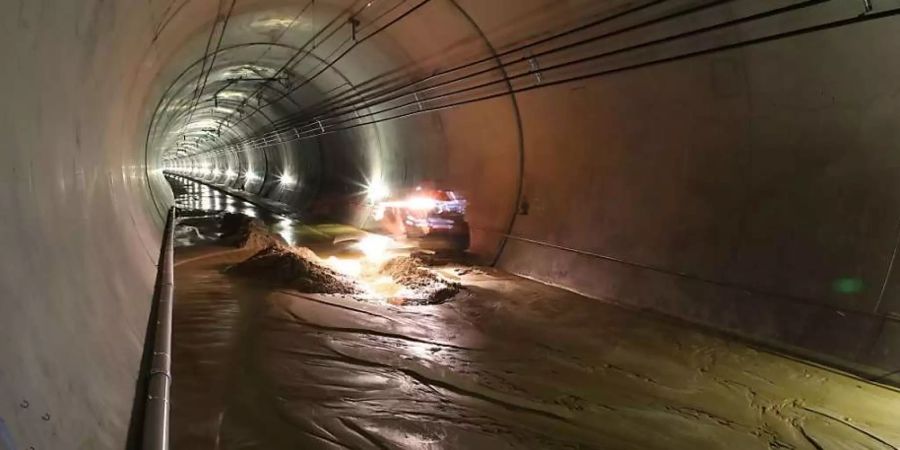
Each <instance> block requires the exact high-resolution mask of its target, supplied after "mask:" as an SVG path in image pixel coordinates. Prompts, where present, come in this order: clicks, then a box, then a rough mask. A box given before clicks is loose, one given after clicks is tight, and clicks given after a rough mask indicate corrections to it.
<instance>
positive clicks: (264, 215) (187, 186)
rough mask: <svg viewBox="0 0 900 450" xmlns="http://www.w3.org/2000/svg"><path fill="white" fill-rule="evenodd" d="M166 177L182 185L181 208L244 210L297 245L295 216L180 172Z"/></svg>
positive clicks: (290, 242) (177, 198)
mask: <svg viewBox="0 0 900 450" xmlns="http://www.w3.org/2000/svg"><path fill="white" fill-rule="evenodd" d="M167 177H168V178H169V180H170V182H172V181H174V182H175V183H178V184H181V185H182V188H183V192H182V193H181V194H180V195H178V196H176V197H175V204H176V206H178V207H179V208H182V209H187V210H202V211H209V212H210V213H217V212H229V213H241V214H245V215H247V216H250V217H256V218H259V219H260V220H262V221H263V222H265V223H266V224H267V225H269V226H270V227H271V228H272V230H274V231H275V232H277V233H278V235H280V236H281V237H282V238H284V240H285V241H287V243H288V244H289V245H296V244H297V242H298V237H297V227H296V226H295V225H296V222H295V221H294V220H293V219H290V218H287V217H285V216H281V215H277V214H271V213H269V212H268V211H266V210H263V209H260V208H258V207H256V206H255V205H253V204H252V203H248V202H246V201H244V200H241V199H240V198H236V197H234V196H233V195H228V194H226V193H224V192H222V191H220V190H218V189H213V188H211V187H209V186H207V185H205V184H202V183H198V182H196V181H193V180H190V179H187V178H183V177H180V176H177V175H168V176H167Z"/></svg>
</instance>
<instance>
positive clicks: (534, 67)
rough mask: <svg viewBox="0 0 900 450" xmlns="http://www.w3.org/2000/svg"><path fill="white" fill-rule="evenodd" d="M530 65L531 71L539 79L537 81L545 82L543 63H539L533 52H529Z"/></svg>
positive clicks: (539, 82)
mask: <svg viewBox="0 0 900 450" xmlns="http://www.w3.org/2000/svg"><path fill="white" fill-rule="evenodd" d="M528 66H529V67H530V68H531V73H533V74H534V79H535V80H537V83H538V84H541V83H543V82H544V76H543V75H541V65H540V63H538V60H537V58H535V57H534V56H532V55H531V53H529V54H528Z"/></svg>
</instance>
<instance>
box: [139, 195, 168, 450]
mask: <svg viewBox="0 0 900 450" xmlns="http://www.w3.org/2000/svg"><path fill="white" fill-rule="evenodd" d="M174 235H175V207H174V206H173V207H171V208H170V209H169V216H168V220H167V221H166V230H165V233H164V234H163V239H164V247H163V248H164V250H163V254H162V258H161V260H160V263H159V270H160V273H161V276H160V277H159V283H160V285H159V289H158V292H159V298H158V299H157V301H158V305H157V318H156V332H155V334H154V339H153V359H152V362H151V365H150V374H149V376H148V377H147V403H146V405H145V411H144V430H143V431H144V439H143V445H142V449H143V450H167V449H168V448H169V390H170V388H171V386H172V356H171V355H172V302H173V300H174V298H175V281H174V275H173V272H174V269H173V258H174Z"/></svg>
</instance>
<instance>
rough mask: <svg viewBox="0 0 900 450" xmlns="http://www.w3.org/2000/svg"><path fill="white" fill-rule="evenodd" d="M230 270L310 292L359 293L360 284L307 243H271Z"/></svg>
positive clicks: (241, 274) (228, 270)
mask: <svg viewBox="0 0 900 450" xmlns="http://www.w3.org/2000/svg"><path fill="white" fill-rule="evenodd" d="M226 273H230V274H235V275H240V276H244V277H250V278H253V279H255V280H258V281H264V282H268V283H272V284H275V285H278V286H281V287H285V288H290V289H295V290H297V291H300V292H306V293H309V294H357V293H359V292H360V290H359V288H358V287H357V286H356V284H355V283H354V282H353V281H351V280H348V279H347V278H345V277H344V276H343V275H341V274H339V273H337V272H335V271H333V270H331V269H329V268H327V267H325V266H323V265H322V264H320V263H319V258H318V257H317V256H316V254H315V253H313V252H312V251H311V250H309V249H308V248H305V247H293V248H292V247H287V246H283V245H271V246H268V247H266V248H264V249H263V250H260V251H259V252H258V253H256V254H255V255H253V256H251V257H250V258H249V259H247V260H245V261H243V262H240V263H238V264H235V265H233V266H231V267H229V268H228V269H226Z"/></svg>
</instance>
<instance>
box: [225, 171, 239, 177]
mask: <svg viewBox="0 0 900 450" xmlns="http://www.w3.org/2000/svg"><path fill="white" fill-rule="evenodd" d="M225 176H226V177H228V178H234V177H236V176H237V172H235V171H233V170H231V169H228V170H226V171H225Z"/></svg>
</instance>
